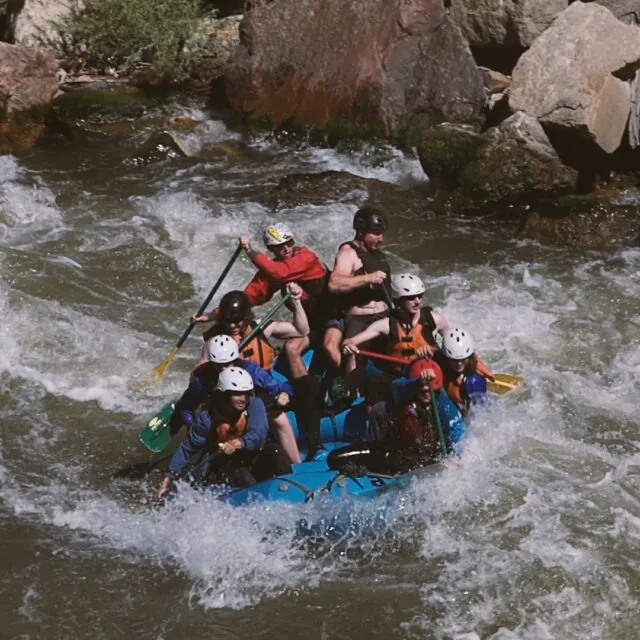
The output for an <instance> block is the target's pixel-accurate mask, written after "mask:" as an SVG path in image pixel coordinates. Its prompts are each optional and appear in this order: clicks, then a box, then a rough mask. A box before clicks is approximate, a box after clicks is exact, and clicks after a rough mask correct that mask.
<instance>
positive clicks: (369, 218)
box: [353, 207, 389, 233]
mask: <svg viewBox="0 0 640 640" xmlns="http://www.w3.org/2000/svg"><path fill="white" fill-rule="evenodd" d="M353 228H354V229H355V230H356V231H358V232H360V233H384V232H385V231H386V230H387V229H388V228H389V225H388V224H387V219H386V218H385V217H384V215H383V214H382V212H381V211H379V210H378V209H376V208H375V207H362V208H360V209H358V210H357V211H356V215H355V216H353Z"/></svg>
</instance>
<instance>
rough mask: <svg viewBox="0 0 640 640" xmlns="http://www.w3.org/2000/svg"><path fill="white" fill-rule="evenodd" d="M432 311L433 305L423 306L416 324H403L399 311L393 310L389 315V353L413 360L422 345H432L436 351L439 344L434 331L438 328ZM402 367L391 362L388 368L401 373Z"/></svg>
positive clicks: (432, 348)
mask: <svg viewBox="0 0 640 640" xmlns="http://www.w3.org/2000/svg"><path fill="white" fill-rule="evenodd" d="M432 311H433V309H432V308H431V307H422V309H420V319H419V320H418V322H417V323H416V324H415V325H414V326H411V325H409V324H403V323H402V322H401V321H400V319H399V318H398V315H397V312H395V311H394V312H392V313H391V315H390V316H389V342H388V343H387V349H386V351H387V355H390V356H394V357H396V358H404V359H405V360H411V359H412V358H413V357H414V356H415V355H416V351H417V350H418V349H420V348H421V347H431V350H432V351H435V350H436V349H437V344H436V341H435V339H434V337H433V332H434V331H435V330H436V322H435V320H434V319H433V315H432V314H431V312H432ZM402 367H403V365H401V364H390V365H389V367H388V370H389V371H390V372H391V373H394V374H396V375H400V374H401V373H402Z"/></svg>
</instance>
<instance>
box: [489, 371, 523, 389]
mask: <svg viewBox="0 0 640 640" xmlns="http://www.w3.org/2000/svg"><path fill="white" fill-rule="evenodd" d="M494 376H495V381H494V382H491V381H490V380H487V389H488V390H489V391H491V392H492V393H499V394H503V393H508V392H509V391H513V390H514V389H519V388H520V387H521V386H522V382H523V379H522V377H521V376H515V375H511V374H509V373H496V374H494Z"/></svg>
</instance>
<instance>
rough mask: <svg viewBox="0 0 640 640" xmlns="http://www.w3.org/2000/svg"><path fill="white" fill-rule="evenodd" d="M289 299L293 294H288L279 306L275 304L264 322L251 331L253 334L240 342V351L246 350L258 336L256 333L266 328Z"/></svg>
mask: <svg viewBox="0 0 640 640" xmlns="http://www.w3.org/2000/svg"><path fill="white" fill-rule="evenodd" d="M289 298H291V294H290V293H287V294H286V295H285V296H283V297H282V300H280V302H278V303H277V304H274V305H273V307H271V309H269V311H268V312H267V314H266V315H265V317H264V318H262V320H260V322H258V324H257V325H256V326H255V327H254V328H253V329H252V330H251V333H250V334H249V335H248V336H246V337H245V338H243V339H242V342H240V344H239V345H238V349H239V350H240V351H242V349H244V347H246V346H247V345H248V344H249V343H250V342H251V340H252V339H253V337H254V336H255V335H256V333H258V331H260V329H262V327H264V325H265V324H267V322H269V320H271V318H273V316H274V315H275V314H276V313H277V312H278V310H279V309H280V307H282V305H284V304H286V303H287V302H288V301H289Z"/></svg>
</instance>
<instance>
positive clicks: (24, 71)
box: [0, 42, 58, 154]
mask: <svg viewBox="0 0 640 640" xmlns="http://www.w3.org/2000/svg"><path fill="white" fill-rule="evenodd" d="M57 70H58V62H57V61H56V59H55V57H54V56H53V53H51V52H49V51H46V50H44V49H30V48H27V47H20V46H14V45H10V44H6V43H4V42H0V154H4V153H15V152H18V151H22V150H24V149H28V148H29V147H30V146H31V145H33V144H34V142H35V141H36V140H37V139H38V137H39V136H40V134H41V133H42V129H43V128H44V124H43V122H42V120H43V118H42V114H40V116H38V115H37V114H36V110H37V109H38V108H40V107H44V106H46V105H48V104H49V103H50V102H51V101H52V100H53V97H54V95H55V94H56V92H57V91H58V81H57V80H56V72H57Z"/></svg>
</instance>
